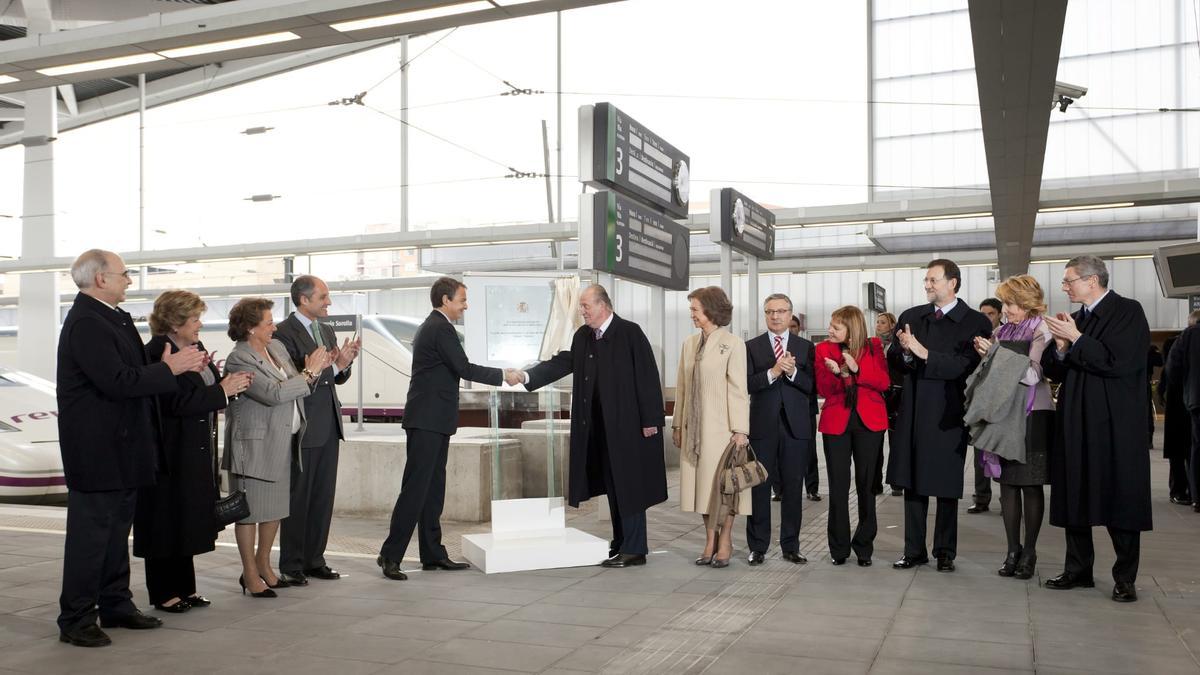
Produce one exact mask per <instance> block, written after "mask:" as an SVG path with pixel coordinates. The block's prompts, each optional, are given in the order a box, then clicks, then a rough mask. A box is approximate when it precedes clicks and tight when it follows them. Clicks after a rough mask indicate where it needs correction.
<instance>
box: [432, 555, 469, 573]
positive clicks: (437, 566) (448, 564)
mask: <svg viewBox="0 0 1200 675" xmlns="http://www.w3.org/2000/svg"><path fill="white" fill-rule="evenodd" d="M421 569H423V570H446V571H448V572H450V571H454V570H467V569H471V563H465V562H454V561H453V560H451V559H449V558H442V559H441V560H438V561H435V562H427V563H421Z"/></svg>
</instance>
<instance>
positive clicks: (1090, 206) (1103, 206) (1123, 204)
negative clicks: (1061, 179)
mask: <svg viewBox="0 0 1200 675" xmlns="http://www.w3.org/2000/svg"><path fill="white" fill-rule="evenodd" d="M1126 206H1133V202H1114V203H1112V204H1080V205H1079V206H1051V207H1049V208H1044V209H1038V213H1057V212H1059V211H1087V210H1090V209H1122V208H1125V207H1126Z"/></svg>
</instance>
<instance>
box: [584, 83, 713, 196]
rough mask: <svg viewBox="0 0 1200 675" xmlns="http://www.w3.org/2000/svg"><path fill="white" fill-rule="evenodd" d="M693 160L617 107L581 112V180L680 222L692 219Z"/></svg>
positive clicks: (593, 107) (599, 106)
mask: <svg viewBox="0 0 1200 675" xmlns="http://www.w3.org/2000/svg"><path fill="white" fill-rule="evenodd" d="M690 162H691V160H690V159H689V158H688V156H687V155H685V154H683V153H682V152H680V151H679V150H678V149H677V148H676V147H675V146H673V145H671V144H670V143H668V142H666V141H665V140H663V138H662V137H661V136H659V135H658V134H656V133H654V132H652V131H650V130H649V129H647V128H646V127H644V126H642V125H641V124H640V123H638V121H637V120H635V119H633V118H632V117H630V116H629V115H626V114H625V113H623V112H621V111H620V110H619V109H617V107H616V106H614V105H613V104H611V103H597V104H595V105H585V106H581V107H580V109H579V180H580V181H581V182H584V183H587V184H588V185H591V186H592V187H595V188H596V189H598V190H602V189H605V188H611V189H613V190H616V191H617V192H619V193H621V194H623V195H626V196H629V197H633V198H635V199H638V200H641V201H643V202H645V203H647V204H650V205H651V206H654V207H656V208H658V209H659V210H662V211H665V212H666V213H668V214H670V215H672V216H674V217H676V218H686V217H687V215H688V197H689V193H690V190H691V187H690V179H689V172H690V170H691V167H690Z"/></svg>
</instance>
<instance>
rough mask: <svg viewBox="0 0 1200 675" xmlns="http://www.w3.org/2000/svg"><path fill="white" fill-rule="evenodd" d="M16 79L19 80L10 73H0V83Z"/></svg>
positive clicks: (9, 82)
mask: <svg viewBox="0 0 1200 675" xmlns="http://www.w3.org/2000/svg"><path fill="white" fill-rule="evenodd" d="M18 81H19V80H17V78H15V77H13V76H12V75H0V84H12V83H13V82H18Z"/></svg>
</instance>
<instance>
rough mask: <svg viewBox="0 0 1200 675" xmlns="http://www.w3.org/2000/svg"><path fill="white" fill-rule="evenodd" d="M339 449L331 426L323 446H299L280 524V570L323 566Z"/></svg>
mask: <svg viewBox="0 0 1200 675" xmlns="http://www.w3.org/2000/svg"><path fill="white" fill-rule="evenodd" d="M338 448H339V440H338V436H337V430H336V427H334V430H332V431H331V432H330V434H329V439H328V440H326V441H325V443H324V444H323V445H319V446H316V447H311V448H304V447H302V448H300V464H299V465H298V464H297V463H296V462H292V485H291V492H292V494H291V506H290V507H289V510H288V517H287V518H284V519H283V522H282V523H281V524H280V526H279V569H280V570H281V571H283V572H303V571H304V570H310V569H313V568H315V567H324V566H325V545H326V544H327V543H328V542H329V524H330V522H332V521H333V498H334V491H335V489H336V488H337V467H338ZM301 469H303V470H301Z"/></svg>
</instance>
